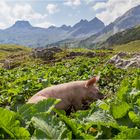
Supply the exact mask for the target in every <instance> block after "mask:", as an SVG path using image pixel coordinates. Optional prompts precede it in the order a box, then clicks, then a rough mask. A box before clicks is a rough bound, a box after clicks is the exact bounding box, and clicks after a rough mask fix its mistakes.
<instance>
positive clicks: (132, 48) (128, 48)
mask: <svg viewBox="0 0 140 140" xmlns="http://www.w3.org/2000/svg"><path fill="white" fill-rule="evenodd" d="M113 49H114V50H115V51H121V52H122V51H123V52H135V53H138V52H139V53H140V40H137V41H131V42H129V43H127V44H122V45H116V46H113Z"/></svg>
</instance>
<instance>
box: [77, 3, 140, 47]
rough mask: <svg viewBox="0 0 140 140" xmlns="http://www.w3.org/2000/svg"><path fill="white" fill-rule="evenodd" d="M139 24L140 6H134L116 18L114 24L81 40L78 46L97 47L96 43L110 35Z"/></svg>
mask: <svg viewBox="0 0 140 140" xmlns="http://www.w3.org/2000/svg"><path fill="white" fill-rule="evenodd" d="M139 24H140V5H139V6H136V7H134V8H132V9H130V10H129V11H127V12H126V13H125V14H123V15H122V16H121V17H119V18H117V19H116V20H115V21H114V22H112V23H111V24H109V25H108V26H106V27H105V28H104V29H103V30H101V31H100V32H98V33H97V34H94V35H92V36H90V37H89V38H87V39H85V40H82V41H81V42H80V44H79V45H80V46H87V47H88V46H94V47H96V46H98V43H100V42H103V41H105V40H106V39H107V38H108V37H110V36H111V35H113V34H115V33H117V32H120V31H123V30H125V29H128V28H131V27H134V26H136V25H139Z"/></svg>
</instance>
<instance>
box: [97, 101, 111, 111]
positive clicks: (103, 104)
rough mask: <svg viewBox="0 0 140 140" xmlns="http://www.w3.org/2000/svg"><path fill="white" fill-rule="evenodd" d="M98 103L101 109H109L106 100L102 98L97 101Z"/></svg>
mask: <svg viewBox="0 0 140 140" xmlns="http://www.w3.org/2000/svg"><path fill="white" fill-rule="evenodd" d="M96 105H97V106H98V107H99V108H101V109H103V110H106V111H107V110H109V108H110V107H109V105H107V104H106V103H105V102H103V101H101V100H98V101H97V102H96Z"/></svg>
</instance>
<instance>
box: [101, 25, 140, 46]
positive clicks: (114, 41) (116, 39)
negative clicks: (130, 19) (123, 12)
mask: <svg viewBox="0 0 140 140" xmlns="http://www.w3.org/2000/svg"><path fill="white" fill-rule="evenodd" d="M135 40H140V26H137V27H134V28H131V29H128V30H125V31H123V32H119V33H117V34H115V35H113V36H111V37H109V38H108V39H107V40H106V41H105V42H104V43H103V44H105V45H106V46H107V47H108V46H114V45H121V44H126V43H129V42H131V41H135Z"/></svg>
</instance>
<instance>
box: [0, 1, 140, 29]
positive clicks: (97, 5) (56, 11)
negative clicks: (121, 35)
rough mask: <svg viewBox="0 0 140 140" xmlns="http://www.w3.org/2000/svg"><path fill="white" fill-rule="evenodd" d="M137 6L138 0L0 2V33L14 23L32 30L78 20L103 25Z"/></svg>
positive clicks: (73, 22)
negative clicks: (24, 22)
mask: <svg viewBox="0 0 140 140" xmlns="http://www.w3.org/2000/svg"><path fill="white" fill-rule="evenodd" d="M137 5H140V0H0V29H5V28H7V27H9V26H11V25H13V24H14V23H15V22H16V21H17V20H27V21H29V22H30V23H31V24H32V25H33V26H37V27H43V28H48V27H49V26H52V25H54V26H58V27H59V26H62V25H63V24H66V25H71V26H72V25H74V24H75V23H77V22H79V21H80V20H81V19H87V20H92V19H93V18H94V17H98V18H99V19H100V20H102V21H103V22H104V23H105V25H108V24H109V23H111V22H113V21H114V20H115V19H116V18H117V17H119V16H121V15H123V14H124V13H125V12H126V11H127V10H129V9H131V8H132V7H135V6H137Z"/></svg>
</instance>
